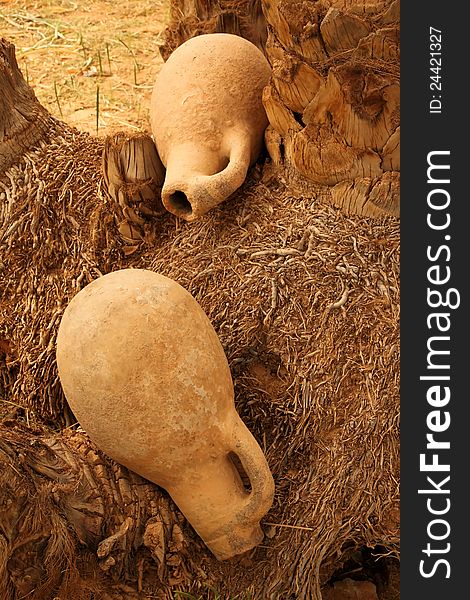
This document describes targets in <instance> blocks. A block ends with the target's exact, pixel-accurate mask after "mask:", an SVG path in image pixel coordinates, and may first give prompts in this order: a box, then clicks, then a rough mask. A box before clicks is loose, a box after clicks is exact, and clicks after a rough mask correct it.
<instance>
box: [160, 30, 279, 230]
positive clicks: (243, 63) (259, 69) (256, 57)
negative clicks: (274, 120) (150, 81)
mask: <svg viewBox="0 0 470 600" xmlns="http://www.w3.org/2000/svg"><path fill="white" fill-rule="evenodd" d="M270 75H271V68H270V66H269V63H268V61H267V60H266V58H265V56H264V55H263V53H262V52H261V51H260V50H259V49H258V48H257V47H256V46H255V45H254V44H252V43H251V42H249V41H248V40H246V39H244V38H242V37H240V36H237V35H232V34H227V33H211V34H206V35H200V36H197V37H194V38H191V39H189V40H188V41H186V42H184V44H182V45H181V46H179V47H178V48H177V49H176V50H175V51H174V52H173V53H172V54H171V56H170V57H169V58H168V60H167V62H166V63H165V64H164V65H163V67H162V69H161V70H160V72H159V73H158V75H157V79H156V82H155V86H154V89H153V93H152V100H151V110H150V122H151V127H152V133H153V137H154V140H155V143H156V146H157V149H158V153H159V155H160V158H161V160H162V162H163V164H164V165H165V166H166V178H165V183H164V186H163V190H162V201H163V204H164V206H165V207H166V208H167V209H168V210H169V211H170V212H173V213H174V214H176V215H178V216H180V217H182V218H184V219H186V220H187V221H192V220H194V219H197V218H198V217H200V216H201V215H202V214H204V213H205V212H207V211H208V210H210V209H211V208H213V207H214V206H216V205H217V204H219V203H220V202H222V201H223V200H225V199H226V198H227V197H228V196H230V195H231V194H232V193H233V192H234V191H235V190H236V189H237V188H238V187H240V185H241V184H242V183H243V181H244V180H245V178H246V174H247V170H248V167H249V166H250V164H252V163H253V162H254V161H255V160H256V158H257V157H258V155H259V152H260V150H261V148H262V144H263V133H264V130H265V129H266V126H267V124H268V119H267V117H266V112H265V109H264V107H263V103H262V92H263V88H264V87H265V86H266V85H267V83H268V81H269V78H270Z"/></svg>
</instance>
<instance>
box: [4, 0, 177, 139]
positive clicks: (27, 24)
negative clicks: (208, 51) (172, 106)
mask: <svg viewBox="0 0 470 600" xmlns="http://www.w3.org/2000/svg"><path fill="white" fill-rule="evenodd" d="M168 18H169V2H168V0H153V1H151V2H150V1H139V0H137V1H135V2H129V1H116V0H85V1H80V2H78V1H77V2H73V1H71V0H54V1H52V0H39V1H26V2H20V1H18V0H10V1H5V0H0V36H2V37H4V38H6V39H8V40H9V41H10V42H12V43H13V44H14V45H15V47H16V56H17V59H18V63H19V65H20V68H21V71H22V72H23V75H24V76H25V78H26V79H27V81H28V82H29V84H30V85H31V86H32V87H33V89H34V91H35V93H36V95H37V97H38V99H39V101H40V102H41V103H42V104H43V105H44V106H45V107H46V108H47V109H48V110H49V111H50V112H51V113H52V114H53V115H54V116H56V117H58V118H60V119H62V120H63V121H66V122H67V123H70V124H73V125H75V126H77V127H78V128H79V129H81V130H84V131H89V132H90V133H94V134H96V133H97V134H98V135H105V134H109V133H112V132H113V131H117V130H124V131H132V130H139V129H143V130H148V128H149V123H148V113H149V102H150V95H151V91H152V86H153V82H154V80H155V76H156V74H157V73H158V70H159V69H160V67H161V65H162V64H163V60H162V58H161V56H160V53H159V50H158V46H159V44H160V43H161V40H162V38H161V34H162V31H163V29H164V27H165V24H166V22H167V21H168Z"/></svg>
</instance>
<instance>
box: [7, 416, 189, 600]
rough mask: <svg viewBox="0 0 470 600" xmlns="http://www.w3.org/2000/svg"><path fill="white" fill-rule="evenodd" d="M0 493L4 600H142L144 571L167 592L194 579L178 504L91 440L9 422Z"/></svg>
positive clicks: (72, 434) (73, 432)
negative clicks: (148, 566)
mask: <svg viewBox="0 0 470 600" xmlns="http://www.w3.org/2000/svg"><path fill="white" fill-rule="evenodd" d="M0 490H1V497H0V597H1V598H2V600H19V599H20V598H25V597H27V598H31V600H45V599H49V598H59V599H60V600H69V599H71V598H73V599H74V600H81V599H87V600H88V599H89V598H91V597H98V598H103V599H106V598H109V599H111V598H113V599H114V598H134V597H135V598H137V593H138V592H139V591H141V590H142V569H143V567H144V564H145V563H151V564H152V567H153V570H154V573H155V580H156V583H157V584H160V589H161V590H162V589H163V588H165V587H166V588H167V589H170V584H172V585H175V584H178V583H179V582H181V581H183V580H190V579H191V572H190V568H191V567H190V560H189V559H188V558H187V554H186V553H185V547H186V546H187V538H186V534H185V533H183V529H184V519H183V518H182V516H181V515H180V514H179V513H178V511H177V510H175V508H174V505H173V504H172V503H171V500H170V499H169V498H168V496H167V495H166V494H165V493H164V492H162V491H161V490H159V489H158V488H157V487H156V486H154V485H153V484H151V483H149V482H147V481H145V480H143V479H142V478H141V477H139V476H138V475H136V474H135V473H132V472H131V471H129V470H127V469H125V468H124V467H121V466H119V465H117V464H116V463H114V462H113V461H110V460H109V459H108V458H106V457H105V456H103V455H102V454H101V453H100V452H99V450H98V449H97V448H96V447H94V445H93V444H92V443H91V442H90V440H89V439H88V438H87V436H86V435H85V434H84V433H81V432H78V431H72V430H64V431H63V432H61V433H54V434H53V433H51V432H48V431H47V430H44V429H43V430H37V431H33V430H32V429H31V428H28V427H26V426H22V425H20V424H19V423H18V422H15V423H12V422H11V421H9V422H4V423H3V424H2V425H0ZM185 557H186V558H185ZM139 565H140V570H141V572H140V575H139ZM126 581H130V582H132V583H133V584H134V585H132V587H129V586H127V587H126V586H125V585H123V584H125V582H126ZM155 587H156V588H158V585H156V586H155ZM93 594H95V596H94V595H93ZM162 597H165V596H162ZM171 597H172V595H171V594H170V593H169V595H168V598H171Z"/></svg>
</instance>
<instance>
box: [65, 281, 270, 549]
mask: <svg viewBox="0 0 470 600" xmlns="http://www.w3.org/2000/svg"><path fill="white" fill-rule="evenodd" d="M57 365H58V370H59V376H60V381H61V384H62V388H63V390H64V393H65V396H66V398H67V401H68V402H69V404H70V407H71V409H72V410H73V412H74V414H75V416H76V417H77V419H78V421H79V423H80V425H81V426H82V427H83V429H84V430H85V431H86V432H87V433H88V435H89V436H90V438H91V439H92V440H93V441H94V442H95V443H96V444H97V446H98V447H99V448H101V450H103V451H104V452H105V453H106V454H107V455H108V456H110V457H111V458H113V459H114V460H116V461H117V462H119V463H121V464H123V465H125V466H126V467H128V468H129V469H131V470H133V471H135V472H136V473H139V474H140V475H142V476H143V477H145V478H147V479H149V480H150V481H153V482H155V483H156V484H157V485H159V486H161V487H163V488H165V489H166V490H167V491H168V493H169V494H170V496H171V497H172V499H173V500H174V501H175V503H176V504H177V506H178V507H179V509H180V510H181V511H182V512H183V514H184V515H185V516H186V518H187V519H188V521H189V522H190V523H191V525H192V526H193V527H194V529H195V530H196V532H197V533H198V534H199V535H200V537H201V538H202V539H203V540H204V542H205V543H206V545H207V546H208V547H209V549H210V550H211V551H212V552H213V553H214V555H215V556H216V557H217V558H218V559H226V558H230V557H232V556H234V555H236V554H239V553H242V552H245V551H247V550H249V549H251V548H253V547H254V546H255V545H257V544H258V543H259V542H261V540H262V539H263V533H262V530H261V528H260V525H259V521H260V519H261V518H262V517H263V516H264V515H265V513H266V512H267V511H268V510H269V508H270V506H271V504H272V500H273V489H274V484H273V479H272V476H271V473H270V471H269V468H268V465H267V462H266V459H265V457H264V455H263V452H262V451H261V448H260V447H259V446H258V444H257V442H256V440H255V439H254V437H253V436H252V434H251V433H250V432H249V430H248V429H247V427H246V426H245V425H244V423H243V422H242V420H241V419H240V417H239V415H238V414H237V412H236V410H235V404H234V392H233V385H232V378H231V374H230V369H229V366H228V362H227V359H226V357H225V354H224V351H223V348H222V346H221V344H220V341H219V339H218V337H217V334H216V333H215V331H214V329H213V328H212V325H211V323H210V321H209V319H208V318H207V316H206V314H205V313H204V311H203V310H202V308H201V307H200V306H199V304H198V303H197V302H196V300H195V299H194V298H193V297H192V296H191V294H189V292H187V291H186V290H185V289H184V288H182V287H181V286H180V285H178V284H177V283H176V282H174V281H173V280H171V279H168V278H167V277H164V276H162V275H159V274H157V273H154V272H152V271H147V270H143V269H123V270H119V271H115V272H113V273H110V274H108V275H105V276H103V277H100V278H99V279H97V280H95V281H93V282H92V283H90V284H89V285H87V286H86V287H85V288H83V289H82V290H81V291H80V292H79V293H78V294H77V295H76V296H75V297H74V298H73V299H72V301H71V302H70V304H69V305H68V306H67V308H66V310H65V311H64V314H63V317H62V320H61V323H60V327H59V332H58V337H57ZM240 463H241V465H242V470H240V466H239V465H240ZM243 471H244V473H243ZM240 473H241V474H242V475H244V474H246V475H247V476H248V478H249V481H250V486H251V490H249V489H247V488H246V487H245V486H244V484H243V478H242V476H241V475H240ZM248 487H249V486H248Z"/></svg>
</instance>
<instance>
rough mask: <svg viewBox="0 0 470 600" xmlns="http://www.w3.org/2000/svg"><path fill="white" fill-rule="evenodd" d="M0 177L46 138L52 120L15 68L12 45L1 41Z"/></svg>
mask: <svg viewBox="0 0 470 600" xmlns="http://www.w3.org/2000/svg"><path fill="white" fill-rule="evenodd" d="M0 100H1V101H0V173H2V172H3V171H5V170H6V169H7V168H8V167H9V166H10V165H11V164H12V163H13V162H14V161H15V160H16V159H17V158H18V156H21V155H22V154H23V153H24V152H26V151H27V150H28V149H30V148H32V147H34V145H35V144H36V143H37V142H38V141H39V140H41V139H44V138H45V136H47V134H48V132H49V130H50V128H51V125H52V122H53V118H52V117H51V116H50V115H49V113H48V112H47V111H46V110H45V109H44V108H43V107H42V106H41V105H40V104H39V102H37V100H36V97H35V95H34V92H33V90H32V89H31V88H30V87H29V85H28V84H27V83H26V81H25V80H24V78H23V75H22V73H21V71H20V70H19V68H18V63H17V61H16V56H15V49H14V46H13V44H11V43H9V42H8V41H7V40H5V39H3V38H0Z"/></svg>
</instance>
